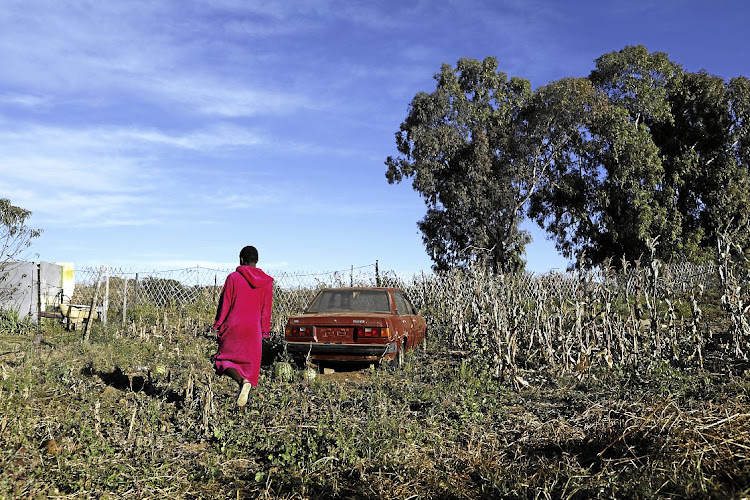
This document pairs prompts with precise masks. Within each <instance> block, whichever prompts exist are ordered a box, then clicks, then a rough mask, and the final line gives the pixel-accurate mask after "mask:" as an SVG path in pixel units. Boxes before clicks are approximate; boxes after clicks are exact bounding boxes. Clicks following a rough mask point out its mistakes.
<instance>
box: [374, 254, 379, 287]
mask: <svg viewBox="0 0 750 500" xmlns="http://www.w3.org/2000/svg"><path fill="white" fill-rule="evenodd" d="M375 286H380V270H379V269H378V261H377V260H376V261H375Z"/></svg>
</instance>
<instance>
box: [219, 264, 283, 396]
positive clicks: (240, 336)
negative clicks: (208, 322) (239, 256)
mask: <svg viewBox="0 0 750 500" xmlns="http://www.w3.org/2000/svg"><path fill="white" fill-rule="evenodd" d="M272 304H273V278H271V277H270V276H268V275H267V274H266V273H264V272H263V270H261V269H260V268H258V267H251V266H239V267H237V271H235V272H233V273H231V274H230V275H229V276H228V277H227V280H226V282H225V283H224V289H223V290H222V291H221V298H220V299H219V306H218V308H217V310H216V319H215V321H214V325H213V329H214V330H216V332H217V337H218V341H219V349H218V351H219V352H218V353H217V354H216V356H214V363H215V367H216V371H217V372H218V373H219V374H221V373H222V372H223V371H224V370H226V369H227V368H235V369H236V370H237V371H238V372H239V373H240V375H242V377H243V378H245V379H247V380H248V381H249V382H250V383H251V384H252V385H254V386H255V385H257V384H258V374H259V372H260V360H261V354H262V337H268V332H270V330H271V307H272Z"/></svg>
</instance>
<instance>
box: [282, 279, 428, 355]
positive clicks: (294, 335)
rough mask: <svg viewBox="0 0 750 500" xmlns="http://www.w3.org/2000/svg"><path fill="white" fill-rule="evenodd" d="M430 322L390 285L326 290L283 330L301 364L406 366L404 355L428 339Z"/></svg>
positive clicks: (289, 347) (290, 319)
mask: <svg viewBox="0 0 750 500" xmlns="http://www.w3.org/2000/svg"><path fill="white" fill-rule="evenodd" d="M426 331H427V323H426V322H425V320H424V318H423V317H422V316H420V315H419V313H418V312H417V310H416V308H415V307H414V306H413V305H412V303H411V302H410V301H409V299H408V298H407V297H406V294H405V293H404V292H403V290H399V289H397V288H386V287H347V288H325V289H323V290H321V291H319V292H318V294H317V295H316V296H315V298H313V300H312V301H311V302H310V304H309V305H308V306H307V309H306V310H305V312H304V313H303V314H300V315H297V316H291V317H290V318H289V320H288V321H287V324H286V329H285V332H284V336H285V340H286V348H287V352H288V353H289V354H290V355H291V356H292V357H294V358H295V360H297V361H298V362H302V361H303V360H305V359H310V360H311V361H313V362H314V363H318V364H320V362H321V361H344V362H346V361H356V362H388V363H389V364H390V365H392V366H394V367H399V368H400V367H401V366H402V365H403V363H404V353H405V352H408V351H410V350H412V349H414V347H415V346H417V345H418V344H419V343H420V342H422V341H423V340H424V337H425V332H426Z"/></svg>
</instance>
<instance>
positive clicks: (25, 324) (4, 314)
mask: <svg viewBox="0 0 750 500" xmlns="http://www.w3.org/2000/svg"><path fill="white" fill-rule="evenodd" d="M34 329H35V327H34V325H33V324H32V323H31V318H29V317H28V316H27V317H25V318H21V317H20V316H19V314H18V311H14V310H12V309H11V310H7V311H0V335H26V336H28V335H30V334H31V332H33V331H34Z"/></svg>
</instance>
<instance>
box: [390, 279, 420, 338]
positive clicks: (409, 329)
mask: <svg viewBox="0 0 750 500" xmlns="http://www.w3.org/2000/svg"><path fill="white" fill-rule="evenodd" d="M393 299H394V301H395V302H396V315H397V316H398V320H399V321H400V322H401V324H402V325H403V331H404V334H405V335H406V345H405V346H404V350H409V349H411V348H412V347H413V346H414V343H415V342H418V340H419V339H418V338H417V337H418V336H419V332H418V325H417V322H416V317H415V310H414V307H413V306H412V305H411V303H409V301H408V300H407V299H406V297H405V296H404V294H403V292H399V291H396V292H394V293H393Z"/></svg>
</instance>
